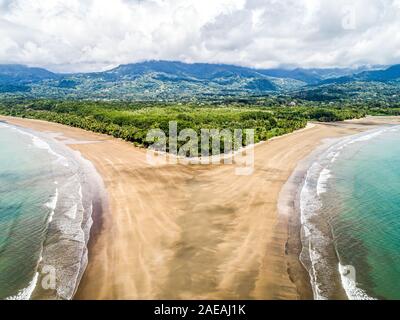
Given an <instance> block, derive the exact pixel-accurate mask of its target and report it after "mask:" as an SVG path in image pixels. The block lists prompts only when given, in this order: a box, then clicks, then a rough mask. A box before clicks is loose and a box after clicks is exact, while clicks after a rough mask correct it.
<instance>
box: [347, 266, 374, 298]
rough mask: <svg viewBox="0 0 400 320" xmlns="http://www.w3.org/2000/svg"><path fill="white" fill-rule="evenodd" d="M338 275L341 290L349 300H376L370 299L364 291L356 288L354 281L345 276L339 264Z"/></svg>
mask: <svg viewBox="0 0 400 320" xmlns="http://www.w3.org/2000/svg"><path fill="white" fill-rule="evenodd" d="M339 273H340V278H341V280H342V286H343V289H344V290H345V291H346V295H347V297H348V298H349V300H376V299H375V298H372V297H370V296H369V295H368V294H367V293H366V292H365V291H364V290H362V289H360V288H358V287H357V283H356V281H355V280H354V279H353V278H352V277H351V276H350V275H347V274H346V270H345V267H344V266H342V265H341V264H340V263H339Z"/></svg>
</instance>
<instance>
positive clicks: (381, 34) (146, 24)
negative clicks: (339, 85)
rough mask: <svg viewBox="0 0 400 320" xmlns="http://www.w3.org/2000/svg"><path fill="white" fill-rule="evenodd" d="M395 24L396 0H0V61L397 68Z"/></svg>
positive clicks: (94, 66)
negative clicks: (154, 61) (181, 62)
mask: <svg viewBox="0 0 400 320" xmlns="http://www.w3.org/2000/svg"><path fill="white" fill-rule="evenodd" d="M399 30H400V1H399V0H355V1H350V0H336V1H333V0H332V1H331V0H247V1H246V0H202V1H198V0H171V1H169V0H113V1H108V0H64V1H62V0H38V1H31V0H0V37H1V39H2V41H1V44H0V63H22V64H27V65H34V66H43V67H46V68H49V69H51V70H56V71H65V72H71V71H93V70H102V69H106V68H110V67H111V66H115V65H118V64H121V63H130V62H136V61H143V60H148V59H167V60H182V61H187V62H197V61H198V62H219V63H234V64H240V65H246V66H254V67H276V66H304V67H328V66H357V65H361V64H394V63H399V62H400V49H399V48H400V32H399Z"/></svg>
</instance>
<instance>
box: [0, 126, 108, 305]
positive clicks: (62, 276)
mask: <svg viewBox="0 0 400 320" xmlns="http://www.w3.org/2000/svg"><path fill="white" fill-rule="evenodd" d="M1 123H4V125H5V126H7V127H9V128H10V129H11V130H12V131H13V132H18V134H19V135H22V136H28V137H29V138H30V139H32V141H31V143H32V146H34V147H35V149H36V150H43V152H44V153H45V154H49V157H53V158H55V159H54V160H52V162H51V163H49V164H48V166H49V168H51V171H52V172H53V173H52V174H51V178H52V179H53V180H54V181H52V180H50V181H47V183H48V184H50V185H53V184H54V190H51V191H52V192H53V193H54V194H53V195H52V196H51V197H50V199H49V200H48V202H46V203H45V204H44V207H46V208H48V209H49V210H50V213H49V215H48V217H47V222H46V225H45V226H44V227H45V236H44V239H43V243H42V244H41V250H40V256H39V260H38V261H37V265H36V268H35V269H34V276H33V279H32V280H31V281H30V282H29V284H28V286H27V287H26V288H23V289H21V290H19V291H18V293H16V295H13V296H10V297H9V298H8V299H27V298H28V296H29V298H32V299H51V300H52V299H71V298H73V296H74V295H75V293H76V291H77V289H78V286H79V283H80V280H81V278H82V276H83V274H84V272H85V269H86V266H87V263H88V258H87V256H88V243H89V239H90V234H91V230H92V223H93V216H96V217H95V220H96V221H97V220H98V218H99V215H100V212H101V208H102V207H104V206H105V203H106V198H105V194H104V187H103V184H102V181H101V177H100V176H99V174H98V173H97V171H96V169H95V168H94V166H93V164H92V163H91V162H90V161H88V160H86V159H85V158H84V157H83V156H82V155H81V154H80V153H79V152H78V151H75V150H73V149H71V148H69V147H68V146H67V145H66V144H65V143H64V142H63V141H59V140H56V139H55V137H54V136H52V135H51V134H49V133H47V132H39V131H36V130H33V129H31V128H28V127H24V126H20V125H17V124H11V123H10V121H3V120H1ZM65 255H66V256H67V257H68V258H67V259H65ZM63 257H64V258H63ZM49 270H50V272H52V273H54V275H55V276H56V277H57V279H56V283H57V285H56V286H55V287H54V288H53V287H52V286H53V285H51V286H50V287H49V289H44V288H43V287H42V286H43V281H49V280H46V276H47V274H48V272H49ZM47 277H48V276H47ZM40 284H42V286H41V285H40ZM47 285H49V283H48V282H46V286H47Z"/></svg>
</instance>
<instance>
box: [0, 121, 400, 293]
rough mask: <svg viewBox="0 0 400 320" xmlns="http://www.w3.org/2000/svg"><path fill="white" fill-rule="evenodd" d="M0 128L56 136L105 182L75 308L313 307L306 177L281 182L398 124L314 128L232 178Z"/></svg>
mask: <svg viewBox="0 0 400 320" xmlns="http://www.w3.org/2000/svg"><path fill="white" fill-rule="evenodd" d="M0 120H4V121H7V122H9V123H11V124H15V125H19V126H23V127H29V128H31V129H34V130H38V131H42V132H51V133H57V134H58V136H57V139H58V140H60V141H63V142H65V143H68V145H69V146H70V147H71V148H73V149H74V150H77V151H79V152H80V153H81V154H82V156H83V157H84V158H86V159H88V160H90V161H91V162H92V163H93V164H94V166H95V167H96V169H97V171H98V172H99V173H100V175H101V176H102V178H103V181H104V184H105V187H106V189H107V193H108V202H109V207H108V209H106V210H105V211H104V212H103V213H102V215H101V216H96V215H95V216H94V217H93V219H94V223H95V224H94V226H95V227H94V229H93V232H92V238H91V240H90V247H89V265H88V267H87V270H86V272H85V274H84V277H83V279H82V281H81V284H80V286H79V289H78V292H77V293H76V296H75V298H76V299H311V298H312V292H311V288H310V284H309V279H308V274H307V272H306V271H305V269H304V268H303V267H302V265H301V264H300V262H299V259H298V257H299V253H300V250H301V242H300V227H299V217H298V214H297V213H296V210H295V189H296V187H298V185H299V184H300V183H301V181H302V180H301V179H302V177H301V170H302V169H301V168H300V169H299V168H298V172H300V173H298V175H297V178H296V177H295V178H292V179H291V181H290V183H286V182H287V181H288V179H289V177H291V175H292V173H293V171H294V170H295V169H296V168H297V166H298V164H299V162H300V161H301V160H302V159H305V158H306V157H307V156H308V155H309V154H310V153H311V152H312V151H313V150H315V148H316V147H318V146H321V145H322V143H323V141H324V139H327V138H335V137H341V136H345V135H349V134H355V133H358V132H360V131H363V130H367V129H371V128H373V127H374V126H376V125H379V124H382V123H390V122H396V121H397V120H396V119H395V118H388V117H381V118H376V117H374V118H365V119H362V120H357V121H345V122H341V123H329V124H315V125H314V126H311V127H309V128H308V129H305V130H301V131H298V132H295V133H293V134H290V135H286V136H284V137H280V138H277V139H274V140H272V141H269V142H265V143H262V144H259V145H257V146H256V147H255V170H254V173H253V174H252V175H250V176H238V175H236V174H235V167H234V166H232V165H197V166H187V165H179V164H178V165H163V166H158V167H152V166H151V165H149V164H148V162H147V161H146V150H144V149H140V148H136V147H134V146H133V145H132V144H130V143H128V142H124V141H120V140H118V139H114V138H111V137H108V136H105V135H101V134H96V133H92V132H87V131H84V130H81V129H77V128H71V127H67V126H64V125H59V124H54V123H48V122H44V121H38V120H27V119H17V118H10V117H2V116H1V117H0ZM79 141H82V142H84V143H79ZM304 170H305V168H304ZM284 186H285V187H284ZM283 187H284V188H283ZM282 188H283V190H282ZM278 200H280V201H278ZM278 203H279V210H278Z"/></svg>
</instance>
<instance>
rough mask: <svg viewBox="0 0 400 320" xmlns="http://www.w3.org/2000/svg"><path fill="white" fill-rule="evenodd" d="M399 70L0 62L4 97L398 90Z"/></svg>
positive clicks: (112, 97)
mask: <svg viewBox="0 0 400 320" xmlns="http://www.w3.org/2000/svg"><path fill="white" fill-rule="evenodd" d="M399 69H400V68H399V66H393V67H391V68H389V69H387V70H370V68H367V67H365V68H358V69H351V68H344V69H340V68H336V69H300V68H298V69H254V68H247V67H240V66H234V65H226V64H207V63H194V64H187V63H182V62H176V61H146V62H141V63H134V64H126V65H121V66H118V67H116V68H114V69H111V70H108V71H104V72H93V73H74V74H57V73H53V72H50V71H47V70H45V69H42V68H29V67H26V66H22V65H0V95H1V96H15V95H19V96H24V97H28V98H53V99H60V98H61V99H62V98H73V99H74V98H76V99H100V100H148V101H154V100H163V101H165V100H174V101H175V100H201V99H212V98H215V97H220V98H221V97H222V98H225V97H257V96H268V95H279V94H289V95H290V94H291V93H294V96H296V95H297V94H298V93H299V92H303V91H304V92H306V95H307V94H308V93H309V92H311V93H313V92H314V91H312V90H315V89H316V90H318V89H320V88H325V87H326V86H336V85H338V84H341V85H343V84H345V85H347V84H349V87H351V84H354V83H355V82H357V83H359V82H367V81H368V82H376V81H381V82H383V83H385V84H386V83H389V86H391V87H393V86H395V89H397V85H398V83H397V80H398V70H399ZM328 89H329V88H328ZM310 90H311V91H310ZM342 91H343V93H342ZM342 91H341V94H343V95H346V94H347V93H348V92H347V91H346V88H344V89H343V88H342ZM389 91H390V90H389ZM312 95H313V94H311V96H312ZM325 98H326V97H325ZM335 98H336V97H335ZM328 100H329V99H328Z"/></svg>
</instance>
